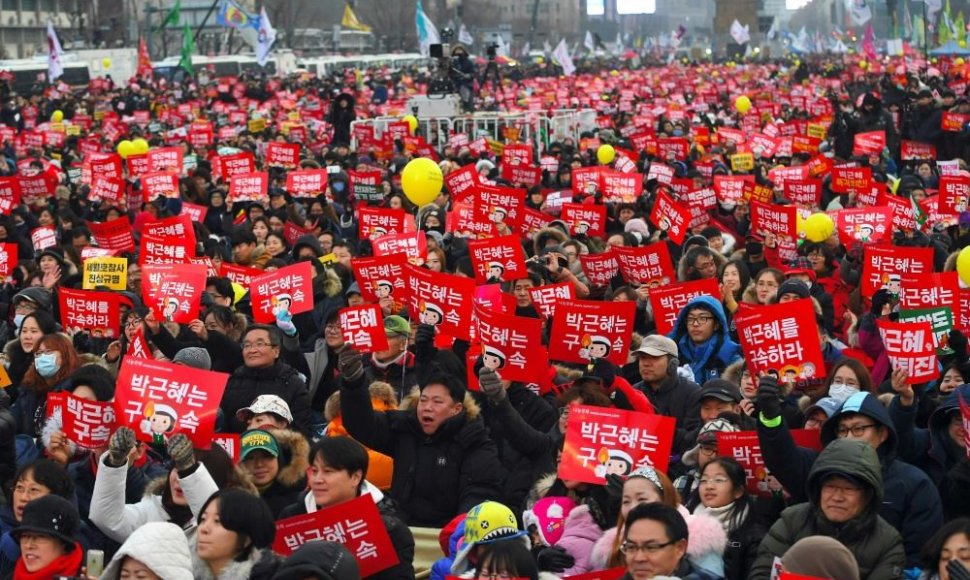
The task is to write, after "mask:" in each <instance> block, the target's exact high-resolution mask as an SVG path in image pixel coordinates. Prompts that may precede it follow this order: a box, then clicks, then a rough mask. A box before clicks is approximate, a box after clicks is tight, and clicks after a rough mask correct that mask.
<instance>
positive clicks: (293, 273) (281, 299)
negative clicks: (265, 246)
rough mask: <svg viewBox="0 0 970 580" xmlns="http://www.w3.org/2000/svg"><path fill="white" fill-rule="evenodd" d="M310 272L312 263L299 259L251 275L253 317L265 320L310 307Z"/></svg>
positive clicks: (305, 310)
mask: <svg viewBox="0 0 970 580" xmlns="http://www.w3.org/2000/svg"><path fill="white" fill-rule="evenodd" d="M313 274H314V272H313V264H311V263H310V262H307V261H303V262H297V263H296V264H293V265H292V266H286V267H285V268H280V269H279V270H276V271H273V272H268V273H265V274H262V275H260V276H258V277H256V278H253V279H252V280H251V281H250V286H249V288H250V290H249V294H250V300H251V301H252V305H253V320H254V321H255V322H258V323H260V324H269V323H273V322H275V321H276V320H290V318H292V316H293V315H294V314H300V313H301V312H308V311H310V310H313Z"/></svg>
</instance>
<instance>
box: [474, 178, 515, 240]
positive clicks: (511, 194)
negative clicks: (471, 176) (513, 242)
mask: <svg viewBox="0 0 970 580" xmlns="http://www.w3.org/2000/svg"><path fill="white" fill-rule="evenodd" d="M473 199H474V203H473V206H474V208H475V213H476V214H477V217H478V219H483V218H484V219H485V220H486V221H489V222H491V223H495V224H499V223H504V224H506V225H508V226H509V228H510V229H511V230H513V231H515V230H516V229H518V226H519V222H521V221H522V209H523V208H524V207H525V190H524V189H515V188H512V187H499V186H493V185H480V186H478V188H476V190H475V197H474V198H473Z"/></svg>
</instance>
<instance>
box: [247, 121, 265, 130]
mask: <svg viewBox="0 0 970 580" xmlns="http://www.w3.org/2000/svg"><path fill="white" fill-rule="evenodd" d="M265 128H266V119H253V120H252V121H250V122H249V132H250V133H259V132H260V131H262V130H263V129H265Z"/></svg>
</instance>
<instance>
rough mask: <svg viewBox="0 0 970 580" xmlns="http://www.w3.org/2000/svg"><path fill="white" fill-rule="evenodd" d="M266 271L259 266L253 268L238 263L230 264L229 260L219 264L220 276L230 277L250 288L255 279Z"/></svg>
mask: <svg viewBox="0 0 970 580" xmlns="http://www.w3.org/2000/svg"><path fill="white" fill-rule="evenodd" d="M263 274H264V272H263V271H262V270H260V269H259V268H251V267H249V266H240V265H238V264H230V263H229V262H223V263H222V264H220V265H219V276H222V277H223V278H229V281H230V282H233V283H235V284H239V285H240V286H242V287H244V288H249V286H250V284H252V283H253V280H255V279H256V278H259V277H260V276H262V275H263Z"/></svg>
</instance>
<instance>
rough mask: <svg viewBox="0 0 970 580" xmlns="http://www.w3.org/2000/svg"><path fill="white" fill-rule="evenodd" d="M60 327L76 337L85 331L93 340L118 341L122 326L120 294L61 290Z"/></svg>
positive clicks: (59, 297) (59, 296)
mask: <svg viewBox="0 0 970 580" xmlns="http://www.w3.org/2000/svg"><path fill="white" fill-rule="evenodd" d="M57 299H58V301H59V303H60V311H61V325H63V326H64V329H65V330H66V331H67V332H68V333H70V334H73V333H75V332H78V331H81V330H85V331H88V332H90V333H91V336H94V337H104V338H115V337H116V336H118V330H119V328H120V326H121V323H120V312H119V305H120V303H121V295H120V294H115V293H114V292H96V291H94V290H75V289H73V288H60V289H58V291H57Z"/></svg>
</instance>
